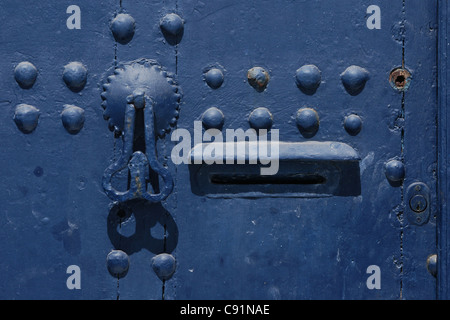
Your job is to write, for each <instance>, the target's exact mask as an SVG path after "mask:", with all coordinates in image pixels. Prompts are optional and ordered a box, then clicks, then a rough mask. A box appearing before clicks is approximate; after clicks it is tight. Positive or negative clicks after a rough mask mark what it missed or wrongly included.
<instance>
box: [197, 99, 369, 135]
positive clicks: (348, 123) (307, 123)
mask: <svg viewBox="0 0 450 320" xmlns="http://www.w3.org/2000/svg"><path fill="white" fill-rule="evenodd" d="M248 121H249V123H250V127H251V128H253V129H255V130H261V129H266V130H270V129H271V128H272V125H273V115H272V113H271V112H270V111H269V110H268V109H267V108H263V107H261V108H257V109H255V110H254V111H253V112H252V113H251V114H250V116H249V119H248ZM224 122H225V115H224V114H223V112H222V111H221V110H220V109H218V108H216V107H212V108H210V109H208V110H206V111H205V113H203V116H202V123H203V126H204V127H205V129H218V130H221V129H222V127H223V125H224ZM296 124H297V127H298V129H299V130H300V132H301V134H302V135H303V136H304V137H305V138H312V137H314V136H315V135H316V133H317V132H318V130H319V126H320V119H319V114H318V113H317V111H316V110H314V109H312V108H302V109H300V110H298V112H297V115H296ZM344 128H345V130H346V131H347V132H348V133H349V134H350V135H352V136H356V135H358V133H360V132H361V129H362V119H361V117H359V116H358V115H356V114H351V115H349V116H347V117H346V118H345V120H344Z"/></svg>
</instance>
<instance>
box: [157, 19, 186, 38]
mask: <svg viewBox="0 0 450 320" xmlns="http://www.w3.org/2000/svg"><path fill="white" fill-rule="evenodd" d="M160 28H161V31H162V33H163V35H164V37H165V38H166V40H167V42H169V44H171V45H176V44H178V43H179V42H180V41H181V38H182V37H183V33H184V21H183V19H181V17H180V16H179V15H177V14H175V13H169V14H168V15H166V16H164V18H162V19H161V22H160Z"/></svg>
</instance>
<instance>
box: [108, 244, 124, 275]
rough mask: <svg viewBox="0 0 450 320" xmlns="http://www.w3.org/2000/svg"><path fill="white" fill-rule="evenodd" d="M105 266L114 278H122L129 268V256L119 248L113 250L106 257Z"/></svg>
mask: <svg viewBox="0 0 450 320" xmlns="http://www.w3.org/2000/svg"><path fill="white" fill-rule="evenodd" d="M106 267H107V268H108V271H109V274H110V275H111V276H113V277H114V278H117V279H120V278H123V277H125V276H126V275H127V273H128V269H129V268H130V258H129V257H128V255H127V254H126V253H125V252H123V251H121V250H113V251H111V252H110V253H109V254H108V256H107V258H106Z"/></svg>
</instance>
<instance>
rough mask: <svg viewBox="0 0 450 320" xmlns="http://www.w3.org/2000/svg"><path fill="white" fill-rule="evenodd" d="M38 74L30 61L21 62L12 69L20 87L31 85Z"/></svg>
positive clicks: (27, 87) (29, 86)
mask: <svg viewBox="0 0 450 320" xmlns="http://www.w3.org/2000/svg"><path fill="white" fill-rule="evenodd" d="M37 76H38V70H37V69H36V67H35V66H34V65H33V64H32V63H30V62H27V61H25V62H21V63H19V64H18V65H17V66H16V68H15V69H14V78H15V79H16V81H17V83H18V84H19V86H20V87H21V88H22V89H30V88H31V87H33V85H34V83H35V82H36V79H37Z"/></svg>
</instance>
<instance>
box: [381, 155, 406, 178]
mask: <svg viewBox="0 0 450 320" xmlns="http://www.w3.org/2000/svg"><path fill="white" fill-rule="evenodd" d="M385 170H386V178H387V179H388V180H389V181H391V182H401V181H403V179H404V178H405V165H404V164H403V163H402V162H401V161H398V160H391V161H389V162H388V163H386V166H385Z"/></svg>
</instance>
